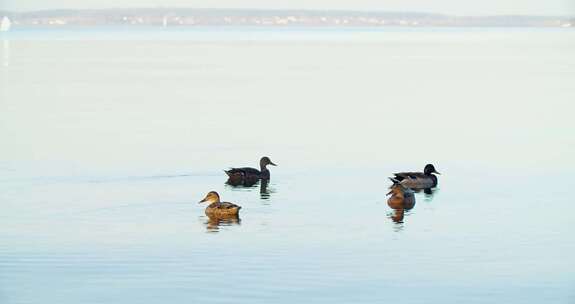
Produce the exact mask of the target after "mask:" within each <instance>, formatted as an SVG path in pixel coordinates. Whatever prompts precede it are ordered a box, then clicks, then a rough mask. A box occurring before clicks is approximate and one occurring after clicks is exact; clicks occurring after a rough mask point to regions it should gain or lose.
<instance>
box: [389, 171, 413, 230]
mask: <svg viewBox="0 0 575 304" xmlns="http://www.w3.org/2000/svg"><path fill="white" fill-rule="evenodd" d="M391 181H392V182H393V185H391V186H390V187H389V189H390V191H389V192H388V193H387V195H391V197H390V198H389V199H388V200H387V205H388V206H389V207H390V208H391V209H393V210H394V212H393V213H392V214H390V215H389V217H390V218H391V220H393V221H394V222H395V223H403V218H404V216H405V211H406V210H407V211H408V210H411V209H412V208H413V207H414V206H415V195H414V192H413V190H411V189H409V188H407V187H405V186H403V185H402V184H401V183H399V182H398V181H397V180H395V179H391Z"/></svg>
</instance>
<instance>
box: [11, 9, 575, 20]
mask: <svg viewBox="0 0 575 304" xmlns="http://www.w3.org/2000/svg"><path fill="white" fill-rule="evenodd" d="M138 9H140V10H178V9H182V10H209V11H269V12H290V11H297V12H324V13H325V12H334V13H346V12H347V13H388V14H422V15H437V16H448V17H546V18H550V17H558V18H575V13H574V14H571V15H567V14H566V15H532V14H477V15H470V14H449V13H438V12H429V11H411V10H381V9H375V10H367V9H310V8H290V9H277V8H233V7H230V8H214V7H185V6H139V7H109V8H49V9H34V10H8V9H0V12H2V13H3V14H5V13H8V14H26V13H36V12H52V11H113V10H118V11H120V10H138Z"/></svg>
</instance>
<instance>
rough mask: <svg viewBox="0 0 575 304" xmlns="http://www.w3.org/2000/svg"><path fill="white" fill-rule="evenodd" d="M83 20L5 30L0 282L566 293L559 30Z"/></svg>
mask: <svg viewBox="0 0 575 304" xmlns="http://www.w3.org/2000/svg"><path fill="white" fill-rule="evenodd" d="M98 33H99V34H98V35H97V39H90V37H91V36H90V35H89V33H84V34H85V36H82V32H77V31H76V32H72V33H70V32H68V33H65V34H62V35H64V36H59V38H58V37H47V36H46V35H44V34H45V33H43V32H36V33H31V32H26V33H18V32H12V33H10V36H9V37H8V38H10V40H3V43H4V44H3V49H2V51H3V54H2V56H1V58H2V59H3V62H2V63H3V66H2V70H1V77H2V78H1V82H0V85H1V90H0V91H1V93H0V94H1V95H0V96H1V101H0V138H1V142H0V206H1V208H2V213H1V214H0V222H1V223H2V229H0V244H2V245H0V302H1V303H7V304H17V303H18V304H19V303H61V304H66V303H70V304H72V303H123V304H124V303H139V304H140V303H166V302H184V301H186V302H194V303H269V302H274V303H296V302H306V303H350V302H353V303H381V302H384V301H401V302H404V303H445V302H449V303H454V302H465V303H486V302H520V303H542V302H549V303H571V302H573V301H575V275H574V273H575V272H574V270H575V258H574V256H575V243H574V242H572V241H571V240H572V236H571V231H572V230H573V225H574V223H575V217H574V216H573V214H574V211H575V210H574V208H575V207H574V205H573V198H572V193H571V192H572V191H571V189H573V187H574V186H575V180H574V179H573V176H572V173H573V169H574V168H575V159H574V158H573V156H572V155H575V154H574V152H575V151H574V148H573V147H575V138H574V136H573V134H574V131H575V122H574V121H573V119H572V117H571V116H572V113H573V110H574V109H573V105H572V101H573V100H575V87H574V86H573V83H575V82H574V80H575V57H574V56H573V54H575V39H573V38H575V32H573V31H559V30H557V31H547V30H546V31H538V30H536V31H529V30H499V29H498V30H493V29H490V30H478V29H469V30H453V29H444V30H440V29H434V30H423V31H402V30H386V31H355V32H354V31H346V32H337V31H329V32H328V33H326V32H322V31H307V30H301V31H295V32H290V31H284V32H275V31H260V32H258V31H256V32H253V31H247V32H246V31H231V32H224V33H220V34H219V35H220V36H218V35H216V36H215V37H214V36H213V35H212V34H213V32H210V31H195V32H194V31H189V32H187V31H183V32H181V33H176V34H174V33H172V34H171V35H172V36H170V37H171V38H170V39H161V38H158V36H161V34H160V33H159V32H158V31H151V32H150V34H149V36H146V35H144V34H145V33H146V32H145V31H144V32H139V33H137V34H136V35H131V34H129V33H118V32H105V31H99V32H98ZM49 35H50V34H48V36H49ZM52 35H54V34H52ZM66 35H68V36H66ZM6 37H7V36H5V37H4V38H6ZM161 37H165V36H161ZM48 38H50V39H48ZM53 38H57V39H53ZM263 155H268V156H270V157H271V158H272V160H273V161H274V162H275V163H277V164H278V165H279V166H278V167H273V168H271V170H272V180H271V182H270V184H269V185H268V186H267V189H265V190H264V191H261V189H260V185H255V186H254V187H253V188H234V187H231V186H228V185H225V181H226V179H225V174H224V173H223V169H226V168H227V167H229V166H234V165H235V166H246V165H250V166H256V165H257V162H258V159H259V157H260V156H263ZM428 162H432V163H434V164H435V165H436V167H437V169H438V170H439V171H440V172H442V175H441V176H440V184H439V186H438V188H437V189H435V190H434V192H433V194H431V195H429V194H425V193H418V194H416V201H417V203H416V205H415V208H413V209H412V210H410V211H408V212H406V214H405V216H404V218H403V221H402V222H400V223H396V222H394V221H392V219H391V218H390V217H391V215H392V214H393V210H391V209H390V208H389V207H388V206H387V204H386V199H387V198H386V196H385V194H386V193H387V192H388V189H387V187H388V186H389V184H390V182H389V181H388V180H387V176H389V175H390V174H391V173H392V172H396V171H400V170H421V169H422V168H423V165H425V164H426V163H428ZM210 190H216V191H218V192H219V193H220V194H221V196H222V198H224V199H225V200H229V201H233V202H236V203H238V204H240V205H242V206H243V209H242V213H241V221H239V222H228V223H213V222H210V221H209V220H208V219H207V218H206V217H205V216H204V214H203V207H202V206H200V205H198V204H197V201H199V200H200V199H201V198H203V196H204V195H205V194H206V193H207V192H208V191H210Z"/></svg>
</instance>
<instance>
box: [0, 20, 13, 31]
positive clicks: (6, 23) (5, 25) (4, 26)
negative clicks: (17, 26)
mask: <svg viewBox="0 0 575 304" xmlns="http://www.w3.org/2000/svg"><path fill="white" fill-rule="evenodd" d="M11 26H12V21H10V18H8V17H6V16H4V17H3V18H2V22H0V32H7V31H9V30H10V27H11Z"/></svg>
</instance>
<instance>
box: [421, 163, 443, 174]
mask: <svg viewBox="0 0 575 304" xmlns="http://www.w3.org/2000/svg"><path fill="white" fill-rule="evenodd" d="M423 173H424V174H425V175H430V174H431V173H435V174H441V173H439V172H437V171H436V170H435V167H434V166H433V165H432V164H427V165H425V168H424V169H423Z"/></svg>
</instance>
